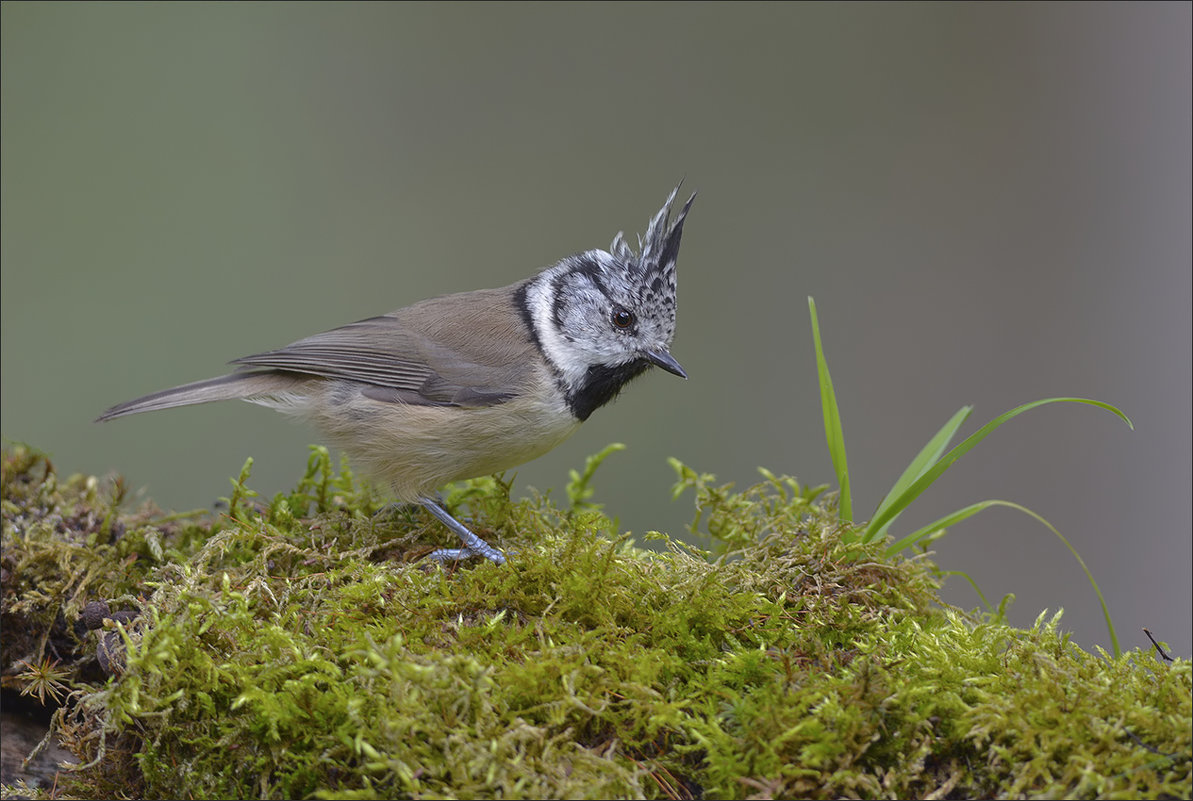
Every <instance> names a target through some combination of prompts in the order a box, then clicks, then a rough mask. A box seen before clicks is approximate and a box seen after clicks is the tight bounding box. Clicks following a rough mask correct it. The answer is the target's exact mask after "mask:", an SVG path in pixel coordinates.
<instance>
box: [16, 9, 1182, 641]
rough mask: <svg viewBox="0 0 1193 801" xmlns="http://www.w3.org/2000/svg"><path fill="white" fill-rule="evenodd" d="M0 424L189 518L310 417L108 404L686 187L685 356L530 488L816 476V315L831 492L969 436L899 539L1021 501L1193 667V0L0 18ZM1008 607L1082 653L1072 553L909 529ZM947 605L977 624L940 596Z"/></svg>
mask: <svg viewBox="0 0 1193 801" xmlns="http://www.w3.org/2000/svg"><path fill="white" fill-rule="evenodd" d="M0 14H2V20H3V26H2V33H3V42H2V51H0V52H2V60H3V64H2V67H3V70H2V83H3V85H2V98H3V99H2V103H3V127H2V132H0V144H2V147H3V180H2V187H3V235H2V238H0V247H2V251H0V252H2V256H3V299H2V307H0V308H2V311H3V318H2V319H3V343H2V355H3V381H2V398H3V421H2V433H3V435H4V436H5V437H7V438H9V439H16V440H24V441H28V442H30V443H32V444H34V445H37V446H39V447H41V448H44V449H48V450H49V451H50V452H51V454H52V455H53V457H54V460H55V464H56V465H58V466H59V468H60V469H61V470H64V471H76V470H77V471H91V472H100V473H103V472H106V471H112V470H119V471H122V472H123V473H125V474H126V475H127V476H128V477H129V478H130V480H131V481H132V483H133V484H134V485H136V486H144V487H147V492H148V493H149V495H150V496H152V497H154V498H155V499H157V500H158V501H159V502H161V503H162V504H163V505H166V506H169V507H175V508H194V507H205V506H210V504H211V503H212V502H213V500H214V499H215V498H216V497H218V496H220V495H224V494H227V492H228V483H227V478H226V477H227V476H228V475H231V474H234V473H236V472H237V470H238V469H239V468H240V466H241V463H242V462H243V460H244V458H245V457H246V456H249V455H252V456H254V457H255V458H256V465H257V466H256V471H255V478H254V483H255V485H256V486H257V487H258V488H259V489H261V490H263V491H266V492H274V491H277V490H280V489H282V488H284V487H286V486H289V485H290V484H291V483H292V482H293V481H294V479H295V477H296V476H297V475H298V474H299V472H300V471H301V469H302V466H303V464H304V462H305V447H306V445H307V443H309V442H312V441H315V439H316V437H315V435H314V434H313V433H312V432H310V431H306V430H303V429H301V428H298V427H294V426H292V425H290V424H289V423H287V422H286V421H285V420H283V419H281V418H279V417H276V416H274V415H273V414H272V413H270V412H267V411H265V410H262V409H258V408H255V407H251V406H247V405H245V404H229V405H225V406H209V407H199V408H192V409H183V410H176V411H172V412H168V413H162V414H157V415H148V416H144V417H138V418H131V419H127V420H120V421H118V422H116V423H112V424H107V425H103V426H100V425H94V424H92V422H91V420H92V419H93V418H94V417H95V416H96V415H97V414H98V413H99V412H100V411H101V410H102V409H104V408H105V407H106V406H108V405H110V404H112V403H115V402H117V401H121V400H125V399H127V398H129V397H132V396H134V395H139V394H142V393H145V392H148V391H151V390H154V389H158V388H162V387H165V386H170V385H172V384H175V383H181V382H184V381H187V380H192V379H197V378H204V377H207V376H210V375H215V374H217V373H219V372H220V371H221V370H222V369H223V364H224V362H225V361H227V360H228V359H232V358H235V357H237V356H241V355H244V354H246V353H251V352H257V351H260V350H264V349H268V348H271V347H275V346H279V345H282V344H285V343H287V342H289V341H292V340H293V339H296V338H299V337H301V336H304V335H306V334H309V333H313V332H316V331H320V330H324V329H327V328H330V327H333V326H335V325H339V324H342V323H346V322H349V321H352V320H355V319H359V318H362V317H366V316H370V315H373V314H377V313H381V312H385V311H388V310H390V309H393V308H396V307H398V306H402V305H405V304H407V303H410V302H413V301H415V300H418V299H420V298H424V297H427V296H430V295H435V294H442V293H447V292H454V291H459V290H466V289H473V288H479V287H488V286H500V285H503V284H506V283H509V282H511V281H513V280H516V279H518V278H521V277H523V276H526V275H528V274H530V273H531V272H533V271H534V270H536V269H537V268H540V267H542V266H545V265H548V264H550V263H551V262H553V261H554V260H555V259H557V258H559V257H561V256H563V255H566V254H568V253H571V252H575V251H578V250H583V249H587V248H592V247H603V246H606V245H608V243H609V241H610V240H611V239H612V237H613V235H614V234H615V233H616V232H617V231H618V230H622V229H624V230H625V231H626V232H627V233H628V234H630V235H631V236H632V235H633V234H635V233H638V232H640V231H641V230H642V229H643V226H644V225H645V223H646V221H647V219H648V217H649V215H650V214H651V213H653V212H654V211H655V210H656V209H657V208H658V206H659V204H660V203H661V201H662V200H663V198H664V197H665V196H666V193H667V192H668V191H669V190H670V189H671V188H672V187H673V186H674V185H675V183H676V182H677V181H678V180H679V179H680V178H681V177H683V178H685V180H686V184H685V186H686V187H688V188H691V189H696V190H698V191H699V193H700V197H699V199H698V200H697V202H696V205H695V207H694V208H693V211H692V214H691V216H690V218H689V222H688V225H687V228H686V233H685V238H684V243H683V251H682V254H681V258H680V299H681V303H680V310H679V333H678V337H677V340H676V342H675V346H674V353H675V355H676V356H677V357H678V358H679V359H680V360H681V362H682V363H683V364H684V366H685V367H686V368H687V370H688V372H689V373H690V374H691V380H690V381H687V382H684V381H681V380H678V379H676V378H674V377H672V376H669V375H666V374H663V373H661V372H659V371H655V372H653V373H651V374H649V375H647V376H646V377H644V378H642V379H639V380H638V381H637V382H635V384H633V385H631V386H630V387H629V388H628V390H627V391H626V393H624V394H623V396H622V397H621V399H620V400H619V401H618V402H617V403H616V405H614V406H613V407H612V408H608V409H603V410H601V411H600V412H599V413H598V414H596V415H595V416H594V417H593V418H592V419H591V420H590V421H589V422H588V423H587V424H586V426H585V427H584V428H583V429H582V431H581V432H580V433H579V434H578V435H577V436H576V437H575V438H574V439H573V440H571V441H570V442H568V443H567V444H565V445H564V446H563V447H560V448H559V449H558V450H556V451H555V452H553V453H552V454H550V455H549V456H547V457H544V458H543V459H541V460H539V461H538V462H536V463H534V464H532V465H528V466H526V467H524V468H522V469H520V470H519V471H518V481H517V485H518V491H519V492H524V491H525V487H526V486H527V485H531V486H535V487H538V488H540V489H547V488H551V487H554V488H556V490H555V491H556V492H560V491H561V488H562V485H563V483H564V482H565V481H566V473H567V469H568V468H569V467H572V466H578V465H580V464H582V463H583V458H584V456H585V455H586V454H588V453H591V452H593V451H595V450H597V449H598V448H600V447H601V446H603V445H604V444H606V443H608V442H610V441H614V440H620V441H623V442H626V443H628V444H629V446H630V449H629V450H628V451H627V452H625V453H622V454H619V455H618V456H616V457H615V458H614V459H613V460H612V461H611V462H610V463H609V464H608V465H607V467H606V468H605V469H604V471H603V473H602V474H601V475H600V476H599V479H598V481H597V489H598V496H597V498H598V499H599V500H600V501H603V502H604V503H605V504H606V508H607V510H608V511H609V512H610V513H611V514H613V515H615V516H618V517H619V518H620V522H621V524H622V526H623V527H624V528H627V529H631V530H633V531H635V532H639V533H640V532H642V531H644V530H648V529H667V530H671V531H679V530H681V529H682V527H683V525H684V524H685V523H686V521H687V520H688V518H689V514H690V509H691V500H690V498H685V499H683V500H682V501H680V502H678V503H671V502H670V501H669V494H668V490H669V486H670V483H671V480H672V475H671V472H670V469H669V468H668V466H667V464H666V461H665V460H666V457H667V456H669V455H674V456H677V457H679V458H681V459H683V460H684V461H686V462H688V463H689V464H691V465H692V466H693V467H695V468H697V469H699V470H703V471H711V472H715V473H717V474H718V475H719V476H720V477H721V478H722V479H724V480H726V481H729V480H733V481H737V482H739V483H745V482H751V481H753V480H754V479H755V478H756V476H757V474H756V472H755V468H756V466H758V465H764V466H767V467H769V468H771V469H772V470H775V471H778V472H787V473H792V474H795V475H797V476H798V477H799V478H800V479H801V480H803V481H805V482H809V483H821V482H826V481H829V480H830V479H831V476H832V470H831V466H830V464H829V461H828V458H827V456H826V451H825V445H824V439H823V434H822V428H821V420H820V408H819V397H818V394H817V389H816V384H815V368H814V363H813V359H812V348H811V344H810V336H809V331H808V324H807V311H806V301H805V298H806V297H807V296H808V295H814V296H815V297H816V299H817V301H818V304H819V308H820V314H821V321H822V326H823V328H824V335H825V337H826V347H827V350H828V355H829V357H830V359H831V364H832V367H833V369H834V376H835V379H836V386H837V392H838V394H839V396H840V400H841V404H842V410H843V415H844V421H845V425H846V438H847V443H848V445H849V448H850V455H851V457H852V460H851V465H852V468H853V471H854V476H855V485H854V486H855V491H856V499H857V502H858V505H859V512H860V514H862V515H867V514H868V513H869V511H870V510H872V509H873V507H874V504H875V503H876V502H877V501H878V500H879V499H880V497H881V495H882V494H883V493H884V492H885V490H886V488H887V487H888V486H889V485H890V483H891V482H892V481H893V480H894V479H895V477H896V476H897V475H898V473H899V471H900V470H901V469H902V468H903V466H904V465H905V464H906V462H907V461H908V460H909V459H910V458H911V457H912V456H913V455H914V453H915V452H916V451H917V450H918V449H919V447H920V446H921V444H922V443H923V442H924V441H925V440H926V439H927V437H928V436H930V435H931V433H932V432H933V431H935V429H936V428H937V427H938V426H939V425H940V424H942V423H943V422H944V420H945V419H947V418H948V417H949V415H951V414H952V413H953V412H954V411H955V410H956V409H957V408H958V407H960V406H962V405H963V404H967V403H972V404H975V405H976V406H977V411H976V412H975V415H974V417H973V422H972V423H971V424H970V425H969V426H967V428H966V430H965V431H966V433H968V432H969V431H972V430H974V429H975V428H976V427H977V425H979V424H980V423H982V422H985V421H986V420H989V419H990V418H992V417H994V416H995V415H997V414H999V413H1001V412H1002V411H1004V410H1006V409H1008V408H1010V407H1011V406H1013V405H1015V404H1018V403H1021V402H1025V401H1029V400H1033V399H1036V398H1041V397H1046V396H1052V395H1082V396H1089V397H1094V398H1099V399H1103V400H1106V401H1110V402H1112V403H1115V404H1118V405H1120V406H1121V407H1122V408H1123V409H1125V410H1126V411H1127V413H1128V414H1130V415H1131V416H1132V417H1133V418H1134V420H1135V421H1136V423H1137V430H1136V431H1134V432H1131V431H1129V430H1127V428H1126V427H1125V426H1124V425H1122V424H1121V423H1119V422H1118V421H1117V420H1115V419H1114V418H1113V417H1112V416H1110V415H1108V414H1105V413H1103V412H1100V411H1098V410H1094V409H1090V408H1085V407H1081V408H1078V407H1073V408H1063V407H1049V408H1045V409H1042V410H1037V411H1035V412H1033V413H1031V414H1029V415H1027V416H1025V417H1022V418H1019V419H1017V420H1015V421H1013V422H1012V423H1011V424H1009V425H1008V426H1007V427H1006V428H1004V429H1003V430H1001V431H999V432H998V433H997V434H996V435H995V436H994V437H993V438H992V439H990V440H989V441H987V443H986V444H984V445H983V446H982V447H980V448H979V449H978V450H976V451H974V452H973V453H971V454H970V455H969V456H967V457H966V458H965V459H964V460H963V461H961V462H960V463H958V464H957V465H956V467H954V468H953V470H952V471H950V473H949V474H947V475H946V477H945V478H944V480H942V481H941V482H940V484H939V486H937V487H935V488H934V489H933V490H932V491H931V492H930V493H928V494H927V495H925V496H924V497H923V498H922V499H921V500H920V502H918V503H917V504H916V505H915V506H914V507H913V508H912V510H911V512H909V513H908V514H907V515H905V516H904V518H902V519H901V520H900V526H899V528H900V530H903V531H906V530H910V529H911V528H912V527H915V526H918V525H920V524H923V523H926V522H928V521H929V520H931V519H934V518H935V517H937V516H939V515H941V514H944V513H946V512H948V511H951V510H953V509H955V508H957V507H959V506H962V505H965V504H968V503H970V502H973V501H977V500H982V499H986V498H1006V499H1010V500H1014V501H1018V502H1021V503H1023V504H1026V505H1027V506H1029V507H1031V508H1032V509H1034V510H1036V511H1038V512H1039V513H1041V514H1043V515H1044V516H1046V517H1048V518H1049V519H1050V520H1051V521H1053V522H1054V523H1055V524H1056V525H1057V526H1058V527H1059V528H1060V529H1061V530H1062V531H1063V532H1064V533H1065V534H1067V535H1068V536H1069V537H1070V538H1071V539H1072V540H1073V542H1074V543H1075V544H1076V545H1077V547H1078V548H1079V549H1080V550H1081V551H1082V553H1083V554H1084V556H1085V558H1086V560H1087V562H1088V564H1089V566H1090V568H1091V569H1092V570H1093V572H1094V574H1095V575H1096V576H1097V577H1098V579H1099V580H1100V582H1101V586H1102V588H1103V590H1104V591H1105V593H1106V597H1107V600H1108V602H1109V604H1110V607H1111V610H1112V612H1113V613H1114V615H1115V617H1116V620H1117V623H1118V626H1119V632H1120V636H1121V637H1122V639H1123V642H1124V643H1125V644H1127V645H1136V644H1144V643H1145V640H1144V639H1143V637H1142V635H1141V633H1140V627H1141V626H1148V627H1150V628H1151V629H1152V630H1154V631H1155V632H1156V633H1157V635H1158V636H1160V637H1163V638H1165V639H1168V640H1169V641H1171V642H1172V644H1173V646H1174V648H1175V650H1176V651H1177V652H1178V653H1181V654H1184V655H1188V654H1189V653H1190V645H1191V644H1190V625H1191V624H1190V606H1191V603H1190V584H1191V583H1190V578H1189V576H1190V562H1191V556H1190V542H1191V536H1190V481H1191V477H1190V462H1191V459H1190V441H1191V433H1190V364H1191V360H1193V357H1191V354H1190V294H1191V290H1190V272H1191V255H1190V217H1191V209H1190V170H1191V166H1190V150H1191V144H1190V96H1191V87H1190V72H1191V70H1190V5H1189V4H1188V3H1178V4H1159V5H1149V4H1143V3H1132V4H1122V5H1114V4H1097V5H1082V4H1056V5H1052V4H1013V5H996V4H991V5H988V4H975V5H968V4H967V5H952V4H926V5H919V4H912V5H903V4H889V5H888V4H880V5H865V4H853V3H850V4H843V5H777V4H766V5H752V4H725V5H719V4H682V3H665V4H658V5H651V4H637V3H635V4H624V5H623V4H599V5H583V4H582V5H571V4H568V5H546V4H530V5H521V4H518V5H505V4H500V3H484V4H478V5H468V4H444V5H439V4H428V5H420V4H400V5H386V4H374V3H368V4H353V3H336V4H319V3H303V4H272V3H271V4H253V3H245V4H239V3H238V4H206V3H203V4H186V3H163V4H130V5H123V4H100V3H96V4H91V3H87V4H68V3H19V2H5V3H4V4H3V7H2V9H0ZM938 557H939V560H940V561H941V562H942V563H943V564H944V565H945V566H947V567H950V568H955V569H960V570H966V571H968V572H969V573H970V574H971V575H973V576H974V577H975V578H976V579H977V580H978V582H980V584H981V586H982V587H983V589H984V590H985V591H986V592H987V594H989V595H992V596H993V597H995V598H997V597H999V596H1001V595H1002V594H1003V593H1007V592H1014V593H1015V594H1016V595H1017V596H1018V601H1017V603H1016V604H1015V606H1014V607H1013V619H1014V620H1015V621H1016V622H1019V623H1027V622H1030V621H1031V620H1032V619H1033V618H1034V617H1035V615H1036V614H1037V613H1038V612H1039V611H1040V610H1041V609H1043V608H1045V607H1047V608H1050V609H1053V610H1055V609H1056V608H1057V607H1060V606H1063V607H1064V608H1065V610H1066V613H1065V618H1064V620H1065V623H1066V625H1067V626H1068V627H1070V628H1071V629H1072V630H1073V631H1074V632H1075V634H1076V637H1077V639H1078V640H1079V641H1080V642H1082V643H1083V644H1085V645H1087V646H1092V645H1095V644H1105V643H1106V642H1107V638H1106V635H1105V631H1104V629H1103V627H1102V624H1101V620H1100V614H1099V612H1098V608H1097V604H1096V601H1095V598H1094V596H1093V593H1092V592H1091V590H1090V589H1089V587H1088V585H1087V584H1086V583H1085V579H1084V577H1083V575H1082V573H1081V571H1080V569H1079V567H1078V566H1077V565H1076V564H1075V563H1074V561H1073V560H1072V559H1071V557H1070V556H1069V555H1068V554H1067V553H1066V552H1065V550H1064V548H1063V546H1061V544H1060V543H1059V542H1057V541H1056V540H1055V539H1054V538H1053V537H1052V536H1051V535H1050V534H1048V533H1047V532H1046V530H1044V529H1043V528H1042V527H1041V526H1040V525H1039V524H1038V523H1036V522H1035V521H1033V520H1031V519H1030V518H1028V517H1026V516H1023V515H1020V514H1017V513H1014V512H1011V511H1008V510H997V511H992V512H988V513H987V515H986V516H985V517H984V518H979V519H977V520H975V521H972V522H970V523H967V524H965V525H963V526H961V527H959V528H958V529H957V530H956V531H955V532H954V533H953V534H952V535H951V536H950V537H948V538H947V539H946V540H944V541H943V542H942V543H941V544H940V546H939V548H938ZM949 597H951V598H953V599H954V600H956V601H957V602H959V603H962V604H964V605H966V606H970V605H973V604H975V603H976V599H975V596H974V595H973V594H972V591H971V590H969V589H968V588H967V587H966V586H965V585H964V583H963V582H957V586H954V587H951V588H950V595H949Z"/></svg>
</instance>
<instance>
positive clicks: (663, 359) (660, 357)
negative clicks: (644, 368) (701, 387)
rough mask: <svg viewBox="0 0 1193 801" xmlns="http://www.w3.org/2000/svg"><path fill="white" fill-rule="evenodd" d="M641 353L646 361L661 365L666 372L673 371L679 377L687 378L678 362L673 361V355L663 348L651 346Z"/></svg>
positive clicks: (657, 365)
mask: <svg viewBox="0 0 1193 801" xmlns="http://www.w3.org/2000/svg"><path fill="white" fill-rule="evenodd" d="M642 355H643V356H645V357H646V359H647V361H649V362H650V363H651V364H653V365H655V366H656V367H662V368H663V369H664V370H666V371H667V372H668V373H673V374H675V375H677V376H679V377H680V378H687V377H688V374H687V373H685V372H684V371H683V368H682V367H680V366H679V362H677V361H675V357H674V356H672V355H671V354H670V353H668V352H667V350H666V349H665V348H653V349H651V350H647V351H643V352H642Z"/></svg>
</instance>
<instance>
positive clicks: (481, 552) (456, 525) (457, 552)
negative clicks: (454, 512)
mask: <svg viewBox="0 0 1193 801" xmlns="http://www.w3.org/2000/svg"><path fill="white" fill-rule="evenodd" d="M418 502H419V503H421V504H422V505H423V506H424V507H426V510H427V511H428V512H430V513H431V514H433V515H435V517H437V518H439V522H441V523H443V525H445V526H447V527H448V528H450V529H451V530H452V531H454V532H455V533H456V536H457V537H459V538H460V540H461V541H462V542H463V543H464V547H463V548H440V549H439V550H437V551H432V552H431V553H430V554H429V556H428V558H430V559H434V560H435V561H437V562H449V561H455V560H457V559H471V558H472V557H474V556H483V557H485V558H486V559H488V560H489V561H491V562H494V563H496V564H499V565H504V564H505V557H504V556H503V555H502V553H501V551H499V550H497V549H496V548H494V547H493V546H492V545H490V544H489V543H487V542H485V541H484V540H482V539H481V538H480V537H478V536H476V535H475V534H473V533H472V532H471V531H469V530H468V529H467V528H465V526H464V524H463V523H461V522H460V521H459V520H456V519H455V518H454V517H452V516H451V515H450V514H448V513H447V510H446V509H444V508H443V506H441V505H440V502H439V501H436V500H434V499H432V498H427V497H423V498H419V499H418Z"/></svg>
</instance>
